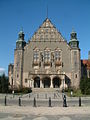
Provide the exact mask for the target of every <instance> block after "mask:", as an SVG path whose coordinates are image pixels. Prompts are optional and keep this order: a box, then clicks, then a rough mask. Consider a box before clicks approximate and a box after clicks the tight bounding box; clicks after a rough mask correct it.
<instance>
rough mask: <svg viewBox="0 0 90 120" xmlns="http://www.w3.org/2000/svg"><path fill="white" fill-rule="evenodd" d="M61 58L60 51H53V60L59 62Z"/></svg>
mask: <svg viewBox="0 0 90 120" xmlns="http://www.w3.org/2000/svg"><path fill="white" fill-rule="evenodd" d="M60 58H61V51H58V50H56V51H55V60H60Z"/></svg>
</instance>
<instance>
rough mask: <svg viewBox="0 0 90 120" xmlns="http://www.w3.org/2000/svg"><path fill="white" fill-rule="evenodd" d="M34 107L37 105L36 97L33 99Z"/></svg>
mask: <svg viewBox="0 0 90 120" xmlns="http://www.w3.org/2000/svg"><path fill="white" fill-rule="evenodd" d="M33 107H36V99H35V97H34V101H33Z"/></svg>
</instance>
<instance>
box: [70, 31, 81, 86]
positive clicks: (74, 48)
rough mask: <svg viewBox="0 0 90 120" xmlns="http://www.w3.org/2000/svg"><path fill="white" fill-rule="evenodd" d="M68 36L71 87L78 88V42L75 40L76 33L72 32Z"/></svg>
mask: <svg viewBox="0 0 90 120" xmlns="http://www.w3.org/2000/svg"><path fill="white" fill-rule="evenodd" d="M70 35H71V39H70V42H69V45H70V47H71V69H72V78H71V81H72V84H71V86H72V87H73V86H74V87H76V88H79V83H80V77H81V62H80V49H79V41H78V40H77V33H76V32H74V31H72V32H71V34H70Z"/></svg>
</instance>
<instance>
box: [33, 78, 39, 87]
mask: <svg viewBox="0 0 90 120" xmlns="http://www.w3.org/2000/svg"><path fill="white" fill-rule="evenodd" d="M34 88H40V77H38V76H37V77H35V78H34Z"/></svg>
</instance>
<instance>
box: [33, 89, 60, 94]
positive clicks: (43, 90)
mask: <svg viewBox="0 0 90 120" xmlns="http://www.w3.org/2000/svg"><path fill="white" fill-rule="evenodd" d="M57 91H58V92H59V91H60V88H32V92H34V93H40V92H57Z"/></svg>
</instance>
